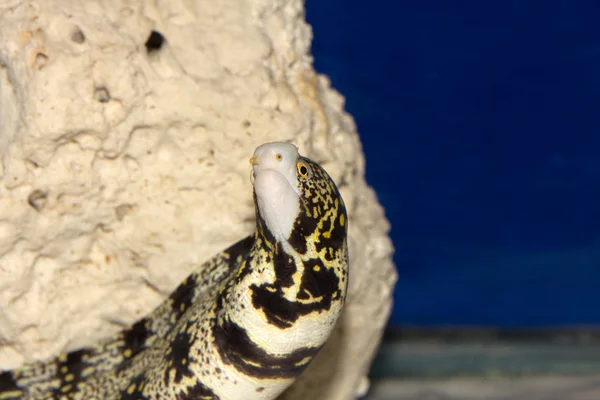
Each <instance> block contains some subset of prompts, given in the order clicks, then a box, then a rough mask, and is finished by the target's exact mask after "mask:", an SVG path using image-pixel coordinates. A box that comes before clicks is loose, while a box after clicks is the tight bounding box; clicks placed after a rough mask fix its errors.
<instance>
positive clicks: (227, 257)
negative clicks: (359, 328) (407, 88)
mask: <svg viewBox="0 0 600 400" xmlns="http://www.w3.org/2000/svg"><path fill="white" fill-rule="evenodd" d="M272 145H273V146H277V145H280V144H277V143H274V144H272ZM287 146H289V145H287ZM275 149H277V147H275ZM296 162H297V165H298V166H299V167H298V172H297V184H298V192H299V201H298V208H297V212H296V217H295V220H294V222H293V226H292V229H291V232H290V234H289V236H288V237H287V240H284V241H281V240H280V241H278V240H276V239H275V236H274V235H273V234H272V233H271V231H270V230H269V228H268V226H267V223H266V222H265V220H264V219H263V217H262V215H261V211H260V209H259V207H258V206H257V201H256V192H255V193H254V199H255V209H256V221H257V223H256V225H257V229H256V232H255V234H254V235H251V236H249V237H247V238H245V239H243V240H241V241H239V242H237V243H236V244H234V245H232V246H231V247H229V248H227V249H226V250H224V251H222V252H221V253H219V254H217V255H215V256H214V257H213V258H212V259H210V260H209V261H207V262H206V263H204V264H203V265H201V266H200V267H199V268H198V269H197V270H196V271H195V272H194V273H192V274H191V275H190V276H189V277H188V278H187V279H185V280H184V281H183V282H182V283H181V284H180V285H179V287H178V288H177V289H176V290H175V291H174V292H173V293H172V294H171V296H169V298H168V299H166V300H165V301H164V302H163V303H162V304H161V305H160V306H159V307H158V308H157V309H155V310H154V311H153V312H152V313H151V314H149V315H148V316H147V317H145V318H143V319H141V320H140V321H138V322H136V323H135V324H134V325H132V326H131V327H130V328H129V329H127V330H124V331H122V332H121V333H119V334H118V335H116V336H115V337H113V338H112V339H111V340H109V341H107V342H104V343H103V344H100V345H97V346H95V347H90V348H85V349H82V350H77V351H74V352H71V353H68V354H63V355H60V356H59V357H57V358H55V359H53V360H50V361H47V362H39V363H34V364H30V365H25V366H23V367H21V368H19V369H16V370H13V371H7V372H4V373H0V400H7V399H11V400H12V399H31V400H42V399H44V400H45V399H98V400H111V399H122V400H125V399H131V400H133V399H177V400H187V399H189V400H191V399H205V400H242V399H243V400H255V399H256V400H270V399H275V398H276V397H277V396H278V395H279V394H280V393H281V392H282V391H283V390H285V388H287V387H288V386H289V385H290V384H291V383H293V381H294V379H295V378H296V377H297V376H298V375H299V374H300V373H301V372H302V371H303V370H304V369H305V368H306V367H307V366H308V365H309V363H310V362H311V360H312V359H313V357H314V356H315V355H316V354H317V352H318V351H319V349H320V348H321V346H322V345H323V343H324V342H325V340H326V339H327V337H328V336H329V334H330V333H331V330H332V329H333V326H334V325H335V322H336V320H337V318H338V316H339V313H340V311H341V309H342V306H343V303H344V299H345V295H346V288H347V284H348V255H347V238H346V235H347V215H346V210H345V207H344V203H343V201H342V198H341V196H340V193H339V191H338V189H337V188H336V186H335V184H334V182H333V181H332V179H331V178H330V177H329V175H328V174H327V172H325V170H324V169H322V168H321V167H320V166H319V165H318V164H316V163H314V162H312V161H311V160H309V159H307V158H304V157H301V156H299V155H297V158H296ZM301 166H303V167H306V169H305V168H300V167H301Z"/></svg>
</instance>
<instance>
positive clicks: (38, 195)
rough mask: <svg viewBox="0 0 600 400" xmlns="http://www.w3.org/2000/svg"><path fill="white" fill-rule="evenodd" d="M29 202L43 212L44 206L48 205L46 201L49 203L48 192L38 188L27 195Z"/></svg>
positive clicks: (35, 208) (36, 209)
mask: <svg viewBox="0 0 600 400" xmlns="http://www.w3.org/2000/svg"><path fill="white" fill-rule="evenodd" d="M27 203H29V205H30V206H31V207H33V209H34V210H35V211H37V212H41V211H42V210H43V209H44V207H46V203H48V193H46V192H44V191H42V190H40V189H36V190H34V191H33V192H31V193H30V194H29V197H27Z"/></svg>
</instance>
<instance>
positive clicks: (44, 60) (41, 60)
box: [33, 53, 48, 70]
mask: <svg viewBox="0 0 600 400" xmlns="http://www.w3.org/2000/svg"><path fill="white" fill-rule="evenodd" d="M46 64H48V56H47V55H45V54H44V53H37V54H36V55H35V61H34V62H33V65H34V67H35V68H36V69H37V70H41V69H42V68H44V67H45V66H46Z"/></svg>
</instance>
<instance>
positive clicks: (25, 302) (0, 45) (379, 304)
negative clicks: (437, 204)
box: [0, 0, 396, 400]
mask: <svg viewBox="0 0 600 400" xmlns="http://www.w3.org/2000/svg"><path fill="white" fill-rule="evenodd" d="M152 31H156V32H158V33H160V34H161V35H162V36H163V37H164V43H163V44H162V46H160V45H159V44H160V43H159V42H160V40H159V41H157V40H153V41H152V40H151V41H150V42H152V43H148V45H147V46H146V45H145V44H146V42H147V40H148V39H149V37H150V34H151V32H152ZM156 38H157V35H155V36H154V38H153V39H156ZM310 40H311V29H310V27H309V26H308V25H307V24H306V22H305V21H304V9H303V2H302V1H301V0H235V1H233V0H230V1H226V0H224V1H183V0H174V1H168V2H149V1H138V0H131V1H127V2H123V1H109V0H106V1H102V0H86V1H84V2H81V1H74V0H38V1H35V0H34V1H28V2H21V1H12V0H0V158H1V165H0V369H8V368H14V367H17V366H18V365H20V364H22V363H25V362H31V361H34V360H41V359H46V358H48V357H51V356H53V355H56V354H58V353H60V352H63V351H69V350H74V349H77V348H80V347H82V346H86V345H90V344H93V343H95V342H97V341H99V340H102V339H103V338H106V337H109V336H110V335H112V334H114V333H115V332H117V331H118V330H120V329H122V328H123V327H126V326H127V325H129V324H131V323H132V322H134V321H136V320H137V319H139V318H140V317H142V316H144V315H146V314H147V313H149V312H150V311H151V310H152V309H153V308H154V307H155V306H157V305H158V304H159V303H160V302H161V301H162V300H163V299H164V298H165V297H166V296H167V295H168V294H169V293H170V292H171V291H172V290H173V289H174V288H175V287H176V286H177V285H178V283H179V282H180V281H181V280H183V278H185V276H187V275H188V274H189V273H190V272H191V271H192V270H194V268H195V267H196V266H197V265H199V264H200V263H202V262H203V261H204V260H206V259H208V258H209V257H211V256H212V255H213V254H215V253H217V252H218V251H220V250H222V249H224V248H225V247H226V246H228V245H229V244H232V243H234V242H235V241H237V240H238V239H241V238H242V237H244V236H245V235H247V234H249V233H251V232H252V231H253V230H254V209H253V203H252V195H251V190H252V189H251V184H250V182H249V175H250V165H249V163H248V158H249V157H250V156H251V155H252V152H253V151H254V148H255V147H256V146H258V145H260V144H262V143H264V142H269V141H292V142H293V143H295V144H296V145H298V147H299V148H300V152H301V153H302V154H305V155H307V156H309V157H311V158H312V159H314V160H315V161H317V162H319V163H321V164H322V165H323V166H324V167H325V168H326V169H327V170H328V171H329V172H330V174H331V175H332V177H333V178H334V180H335V181H336V182H337V183H338V186H339V187H340V190H341V192H342V195H343V196H344V199H345V201H346V205H347V208H348V211H349V215H350V217H349V218H350V243H349V244H350V259H351V274H352V275H351V280H350V292H349V296H348V301H347V305H346V310H345V313H344V314H343V316H342V318H341V320H340V322H339V324H338V327H337V330H336V331H335V333H334V335H333V337H332V338H331V340H330V341H329V342H328V344H327V345H326V347H325V348H324V350H323V352H322V353H321V354H320V355H319V356H318V358H317V360H315V362H314V363H313V364H312V365H311V366H310V368H309V371H307V373H306V374H305V375H304V376H303V377H302V378H301V379H300V381H299V382H298V383H297V384H295V385H294V386H293V387H292V388H290V390H289V391H288V392H286V393H285V394H284V395H283V397H284V398H285V399H306V398H318V399H332V400H333V399H351V398H354V397H355V395H356V393H358V392H360V391H363V390H364V389H365V387H366V384H365V382H366V381H365V378H364V376H365V375H366V373H367V371H368V368H369V364H370V362H371V360H372V357H373V355H374V352H375V349H376V347H377V344H378V342H379V340H380V338H381V334H382V329H383V327H384V325H385V322H386V320H387V318H388V315H389V311H390V306H391V293H392V287H393V285H394V282H395V280H396V275H395V270H394V266H393V264H392V261H391V253H392V246H391V242H390V240H389V238H388V236H387V232H388V229H389V225H388V222H387V221H386V220H385V217H384V215H383V211H382V208H381V206H380V205H379V204H378V202H377V199H376V197H375V195H374V192H373V191H372V190H371V189H370V188H369V187H368V186H367V184H366V183H365V179H364V159H363V155H362V150H361V145H360V141H359V137H358V135H357V133H356V127H355V125H354V123H353V121H352V118H351V117H350V116H348V115H347V114H346V113H345V112H344V111H343V98H342V97H341V96H340V95H339V94H338V93H336V92H335V91H334V90H332V89H331V88H330V85H329V82H328V80H327V78H325V77H323V76H320V75H318V74H316V73H315V71H314V70H313V68H312V59H311V56H310V54H309V47H310Z"/></svg>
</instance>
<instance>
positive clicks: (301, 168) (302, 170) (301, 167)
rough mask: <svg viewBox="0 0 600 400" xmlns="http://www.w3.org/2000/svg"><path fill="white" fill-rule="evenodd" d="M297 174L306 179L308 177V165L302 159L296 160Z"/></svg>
mask: <svg viewBox="0 0 600 400" xmlns="http://www.w3.org/2000/svg"><path fill="white" fill-rule="evenodd" d="M297 167H298V175H300V179H302V180H306V179H308V173H309V170H308V166H307V165H306V164H304V163H303V162H302V161H300V162H298V166H297Z"/></svg>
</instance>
